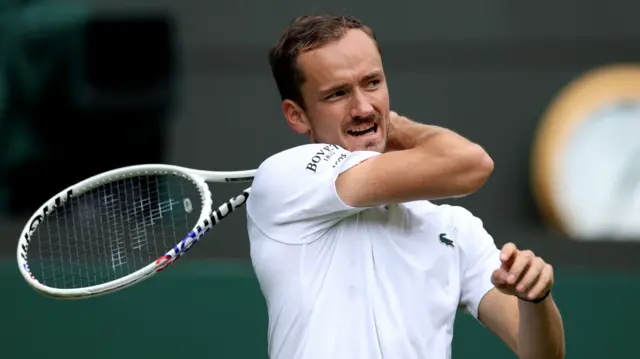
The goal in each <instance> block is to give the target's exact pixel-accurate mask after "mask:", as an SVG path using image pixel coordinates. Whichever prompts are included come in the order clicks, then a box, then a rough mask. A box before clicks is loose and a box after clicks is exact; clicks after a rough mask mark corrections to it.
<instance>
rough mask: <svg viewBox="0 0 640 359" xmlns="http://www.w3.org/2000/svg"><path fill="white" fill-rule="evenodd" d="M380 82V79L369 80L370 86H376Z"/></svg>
mask: <svg viewBox="0 0 640 359" xmlns="http://www.w3.org/2000/svg"><path fill="white" fill-rule="evenodd" d="M379 84H380V80H371V81H369V84H368V86H369V88H376V87H378V85H379Z"/></svg>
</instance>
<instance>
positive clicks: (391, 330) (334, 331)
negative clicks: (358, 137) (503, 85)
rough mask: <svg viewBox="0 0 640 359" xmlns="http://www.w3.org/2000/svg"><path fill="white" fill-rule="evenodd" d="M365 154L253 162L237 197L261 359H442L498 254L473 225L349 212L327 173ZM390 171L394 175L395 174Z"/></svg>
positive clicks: (386, 209)
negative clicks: (261, 335)
mask: <svg viewBox="0 0 640 359" xmlns="http://www.w3.org/2000/svg"><path fill="white" fill-rule="evenodd" d="M376 155H379V153H377V152H369V151H358V152H349V151H347V150H344V149H342V148H340V147H338V146H334V145H323V144H309V145H303V146H299V147H295V148H292V149H289V150H286V151H283V152H280V153H278V154H276V155H274V156H272V157H270V158H268V159H267V160H265V161H264V162H263V163H262V164H261V165H260V167H259V169H258V172H257V174H256V177H255V179H254V181H253V184H252V190H251V195H250V196H249V199H248V201H247V205H246V206H247V207H246V208H247V219H248V221H247V223H248V231H249V238H250V243H251V260H252V263H253V266H254V269H255V272H256V275H257V278H258V280H259V283H260V286H261V289H262V292H263V294H264V296H265V299H266V302H267V310H268V315H269V330H268V340H269V356H270V358H271V359H342V358H344V359H382V358H384V359H444V358H450V356H451V339H452V333H453V323H454V319H455V314H456V310H457V309H458V307H463V308H465V309H466V310H467V311H468V312H469V313H471V314H472V315H473V316H475V317H476V318H477V312H478V305H479V303H480V300H481V299H482V297H483V296H484V295H485V294H486V293H487V291H489V290H490V289H491V288H493V285H492V284H491V273H492V272H493V270H495V269H497V268H499V267H500V260H499V251H498V249H497V248H496V246H495V244H494V241H493V238H492V237H491V236H490V235H489V234H488V233H487V232H486V231H485V230H484V228H483V226H482V222H481V221H480V220H479V219H478V218H476V217H474V216H473V215H472V214H471V213H470V212H468V211H467V210H465V209H463V208H461V207H455V206H449V205H440V206H438V205H435V204H432V203H430V202H428V201H417V202H409V203H403V204H393V205H389V206H376V207H370V208H353V207H350V206H348V205H346V204H344V203H343V202H342V201H341V200H340V198H339V197H338V195H337V192H336V188H335V180H336V178H337V176H338V175H339V174H340V173H342V172H344V171H346V170H347V169H349V168H351V167H353V166H355V165H357V164H358V163H360V162H362V161H364V160H366V159H368V158H370V157H373V156H376ZM398 176H402V173H398Z"/></svg>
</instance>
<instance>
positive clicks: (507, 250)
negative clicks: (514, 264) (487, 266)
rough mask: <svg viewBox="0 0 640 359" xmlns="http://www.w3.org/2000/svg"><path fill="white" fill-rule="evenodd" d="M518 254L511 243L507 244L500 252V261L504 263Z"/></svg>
mask: <svg viewBox="0 0 640 359" xmlns="http://www.w3.org/2000/svg"><path fill="white" fill-rule="evenodd" d="M517 252H518V248H517V247H516V245H515V244H513V243H507V244H505V245H504V246H502V250H500V260H501V261H502V262H506V261H508V260H509V259H511V257H513V256H514V255H515V254H516V253H517Z"/></svg>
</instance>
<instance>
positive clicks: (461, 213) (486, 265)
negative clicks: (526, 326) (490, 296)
mask: <svg viewBox="0 0 640 359" xmlns="http://www.w3.org/2000/svg"><path fill="white" fill-rule="evenodd" d="M454 208H455V212H456V213H455V222H456V228H457V229H458V243H459V244H460V268H461V274H460V275H461V296H460V302H461V304H462V306H464V308H465V310H466V311H467V312H468V313H470V314H471V315H473V316H474V317H475V318H476V319H477V318H478V307H479V306H480V301H481V300H482V298H483V297H484V295H485V294H487V292H488V291H489V290H491V289H492V288H493V287H494V286H493V283H491V274H492V273H493V271H494V270H496V269H498V268H500V265H501V262H500V251H499V249H498V248H497V247H496V244H495V242H494V240H493V237H492V236H491V235H490V234H489V233H488V232H487V231H486V230H485V228H484V226H483V224H482V221H481V220H480V219H479V218H478V217H475V216H474V215H472V214H471V212H469V211H468V210H466V209H464V208H462V207H454Z"/></svg>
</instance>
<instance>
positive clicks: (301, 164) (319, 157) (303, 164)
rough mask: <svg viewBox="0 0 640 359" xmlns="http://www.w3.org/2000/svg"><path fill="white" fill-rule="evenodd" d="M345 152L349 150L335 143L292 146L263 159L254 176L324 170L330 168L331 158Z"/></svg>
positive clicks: (309, 172)
mask: <svg viewBox="0 0 640 359" xmlns="http://www.w3.org/2000/svg"><path fill="white" fill-rule="evenodd" d="M347 154H349V151H347V150H346V149H344V148H342V147H340V146H337V145H329V144H319V143H314V144H306V145H301V146H297V147H292V148H289V149H287V150H284V151H281V152H279V153H276V154H274V155H272V156H271V157H269V158H267V159H266V160H264V161H263V162H262V163H261V164H260V166H259V167H258V173H257V174H256V177H259V176H260V175H261V174H264V175H268V174H271V173H273V172H277V173H282V172H285V171H286V172H294V173H300V174H305V173H306V174H314V173H317V172H318V171H326V170H328V169H331V168H332V165H333V163H332V162H331V160H332V159H334V158H337V157H340V155H347ZM334 161H335V160H334Z"/></svg>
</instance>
